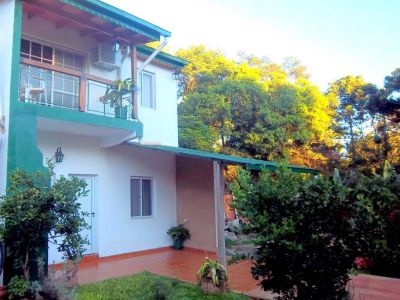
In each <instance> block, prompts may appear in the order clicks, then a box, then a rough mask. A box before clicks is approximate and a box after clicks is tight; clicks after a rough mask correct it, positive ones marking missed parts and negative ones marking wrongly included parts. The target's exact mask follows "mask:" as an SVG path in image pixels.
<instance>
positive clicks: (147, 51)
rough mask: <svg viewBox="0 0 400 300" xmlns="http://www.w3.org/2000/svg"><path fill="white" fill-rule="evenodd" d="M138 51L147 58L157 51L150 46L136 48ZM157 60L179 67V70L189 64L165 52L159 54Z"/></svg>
mask: <svg viewBox="0 0 400 300" xmlns="http://www.w3.org/2000/svg"><path fill="white" fill-rule="evenodd" d="M136 49H137V51H138V53H140V54H142V55H145V56H150V55H151V54H152V53H153V52H154V51H155V50H156V49H154V48H151V47H148V46H136ZM155 60H158V61H160V62H162V63H165V64H168V65H171V66H173V67H177V68H183V67H184V66H186V65H187V64H188V63H189V62H188V61H186V60H184V59H182V58H179V57H177V56H174V55H171V54H168V53H165V52H162V51H161V52H159V53H158V54H157V55H156V57H155Z"/></svg>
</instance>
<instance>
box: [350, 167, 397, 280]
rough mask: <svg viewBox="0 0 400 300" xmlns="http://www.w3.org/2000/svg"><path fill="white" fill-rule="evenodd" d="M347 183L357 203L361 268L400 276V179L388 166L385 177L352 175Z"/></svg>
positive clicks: (351, 197)
mask: <svg viewBox="0 0 400 300" xmlns="http://www.w3.org/2000/svg"><path fill="white" fill-rule="evenodd" d="M345 184H346V185H347V186H348V187H349V189H350V194H349V197H350V199H351V201H353V202H355V203H357V217H356V218H355V221H356V224H355V225H356V226H355V229H354V230H355V235H356V238H355V241H357V249H358V250H359V257H360V258H362V260H361V261H362V262H363V264H361V265H360V267H363V268H364V269H368V270H369V271H370V272H371V273H373V274H376V275H383V276H390V277H400V176H399V175H398V174H396V173H395V172H394V170H393V169H392V168H391V167H390V165H388V164H386V165H385V171H384V174H383V175H373V176H371V177H367V176H357V177H355V176H350V177H348V178H347V179H346V181H345Z"/></svg>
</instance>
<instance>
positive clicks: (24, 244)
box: [0, 162, 88, 281]
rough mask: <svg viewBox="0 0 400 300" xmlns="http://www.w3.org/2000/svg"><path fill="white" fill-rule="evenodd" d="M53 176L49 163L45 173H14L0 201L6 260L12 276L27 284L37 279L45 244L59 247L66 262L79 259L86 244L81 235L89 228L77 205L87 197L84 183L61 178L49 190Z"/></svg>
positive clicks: (16, 171) (75, 179) (19, 171)
mask: <svg viewBox="0 0 400 300" xmlns="http://www.w3.org/2000/svg"><path fill="white" fill-rule="evenodd" d="M52 174H53V173H52V164H51V162H49V170H48V172H47V173H41V172H36V173H34V174H31V173H27V172H25V171H23V170H15V171H13V172H12V173H11V174H10V176H9V178H10V181H9V182H10V184H9V187H8V189H7V194H6V196H4V197H1V199H2V201H1V202H0V218H1V219H4V220H5V226H4V228H3V235H4V240H5V242H6V245H7V254H8V257H7V259H9V260H12V266H13V271H14V272H15V274H17V275H22V276H23V278H24V279H26V280H28V281H29V280H31V276H32V275H33V277H35V278H32V279H36V278H37V277H38V274H37V269H38V262H39V260H44V257H41V256H40V254H41V253H43V252H44V253H45V251H43V249H44V247H46V245H47V241H49V242H51V243H54V244H56V245H58V250H59V251H60V252H62V253H63V258H64V259H67V260H74V259H78V258H79V257H80V256H81V255H82V253H83V251H84V245H85V243H86V241H85V240H84V239H82V237H81V236H80V231H81V230H82V229H83V228H87V227H88V225H87V224H86V222H85V220H84V218H83V217H84V215H85V213H82V212H81V211H80V204H79V203H78V201H77V200H78V198H79V197H81V196H84V195H85V194H86V190H85V187H86V182H85V181H84V180H82V179H78V178H74V177H72V178H65V177H63V176H61V177H60V178H59V179H57V180H55V182H54V183H53V184H52V186H49V183H50V178H51V176H52ZM35 269H36V271H35ZM35 272H36V273H35Z"/></svg>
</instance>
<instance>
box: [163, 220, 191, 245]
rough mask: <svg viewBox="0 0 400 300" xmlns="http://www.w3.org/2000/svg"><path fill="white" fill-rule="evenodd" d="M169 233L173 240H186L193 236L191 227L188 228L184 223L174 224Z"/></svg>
mask: <svg viewBox="0 0 400 300" xmlns="http://www.w3.org/2000/svg"><path fill="white" fill-rule="evenodd" d="M167 234H168V235H169V236H171V238H172V240H174V241H175V240H181V241H185V240H188V239H190V238H191V236H190V232H189V229H187V228H186V227H185V226H183V224H179V225H178V226H172V227H171V228H170V229H168V231H167Z"/></svg>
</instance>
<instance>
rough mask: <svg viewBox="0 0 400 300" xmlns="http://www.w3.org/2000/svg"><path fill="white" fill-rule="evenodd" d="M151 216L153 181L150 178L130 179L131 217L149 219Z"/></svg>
mask: <svg viewBox="0 0 400 300" xmlns="http://www.w3.org/2000/svg"><path fill="white" fill-rule="evenodd" d="M152 215H153V180H152V179H150V178H140V177H132V178H131V217H150V216H152Z"/></svg>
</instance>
